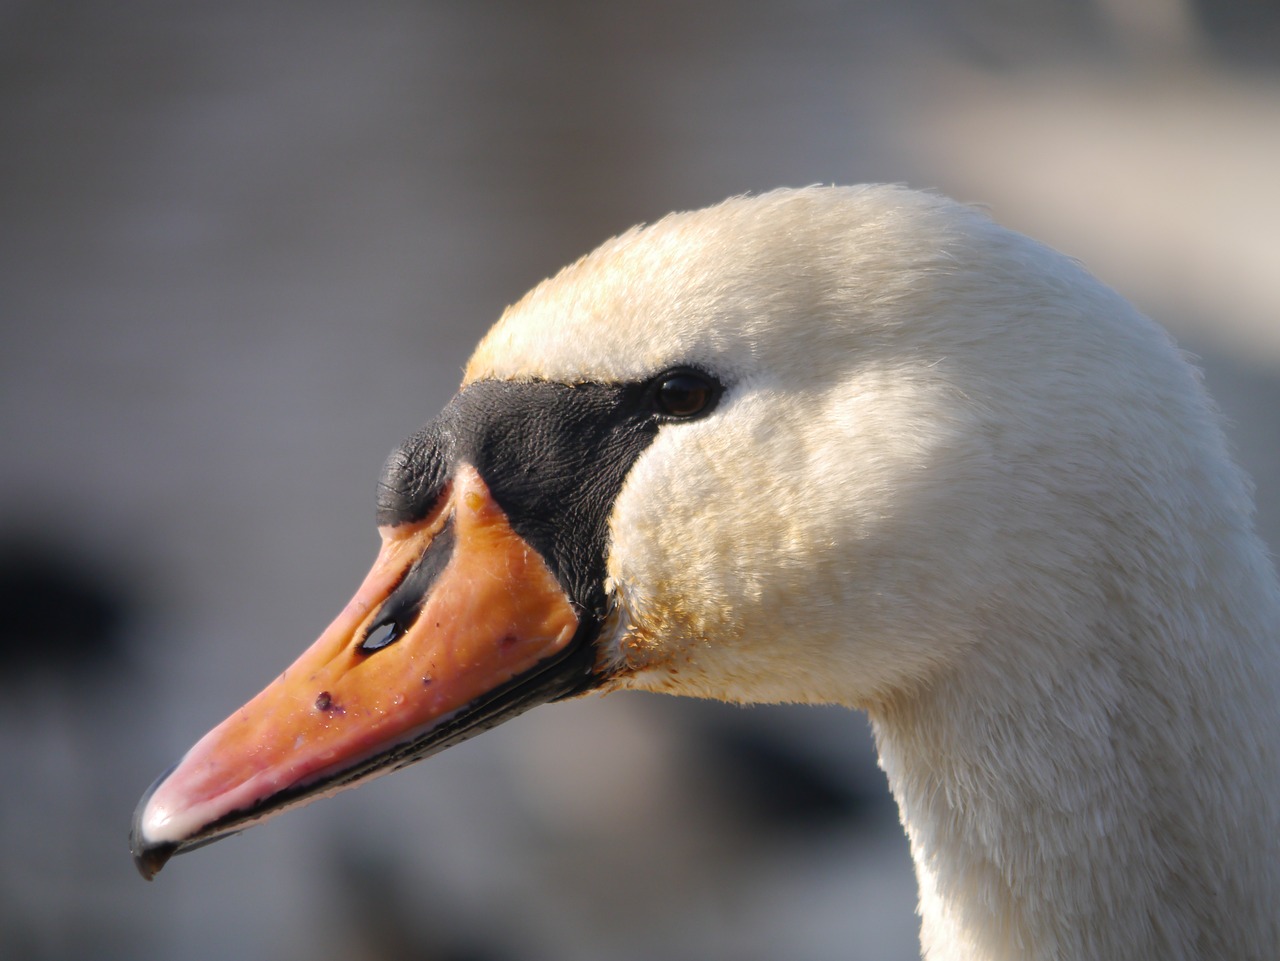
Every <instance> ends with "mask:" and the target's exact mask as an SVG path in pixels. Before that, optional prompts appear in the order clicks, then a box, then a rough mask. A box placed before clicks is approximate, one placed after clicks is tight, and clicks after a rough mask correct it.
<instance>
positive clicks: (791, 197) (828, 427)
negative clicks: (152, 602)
mask: <svg viewBox="0 0 1280 961" xmlns="http://www.w3.org/2000/svg"><path fill="white" fill-rule="evenodd" d="M1190 377H1191V375H1190V374H1189V373H1187V372H1186V369H1185V365H1184V364H1183V363H1182V361H1181V360H1180V359H1179V358H1178V356H1177V354H1176V351H1174V350H1173V348H1172V347H1171V346H1170V345H1169V343H1168V341H1167V339H1166V338H1165V336H1164V335H1163V334H1162V333H1161V332H1160V331H1159V330H1158V329H1157V328H1155V327H1154V326H1153V325H1151V324H1149V323H1148V322H1146V321H1145V320H1143V319H1142V318H1141V317H1139V316H1138V315H1137V314H1136V313H1135V312H1134V311H1133V310H1132V309H1131V308H1129V307H1128V306H1127V305H1126V304H1125V303H1124V302H1123V301H1122V300H1121V299H1120V298H1119V297H1117V296H1116V295H1115V294H1113V293H1112V292H1111V291H1109V290H1108V289H1107V288H1105V287H1104V286H1102V285H1101V284H1099V283H1097V282H1096V281H1094V280H1093V279H1092V278H1090V277H1089V276H1088V274H1087V273H1086V272H1085V271H1084V270H1083V269H1082V268H1080V267H1079V266H1078V265H1077V264H1075V263H1074V262H1072V261H1070V260H1068V259H1066V258H1064V257H1062V256H1060V255H1058V254H1056V253H1054V252H1052V251H1050V250H1048V249H1047V248H1045V247H1042V246H1040V245H1038V244H1035V243H1033V242H1031V241H1029V240H1027V239H1026V238H1024V237H1021V236H1019V235H1017V234H1015V233H1012V232H1010V231H1007V230H1005V229H1003V228H1001V227H999V226H997V225H996V224H994V223H993V222H992V221H991V220H990V219H988V218H987V217H986V216H985V215H984V214H982V213H980V212H978V211H976V210H973V209H970V208H967V207H963V206H961V205H958V204H955V203H952V202H950V201H947V200H945V199H942V198H939V197H936V196H932V195H928V194H921V193H916V192H912V191H909V190H905V189H902V188H896V187H860V188H809V189H804V190H783V191H777V192H773V193H769V194H765V195H762V196H756V197H742V198H736V199H732V200H729V201H726V202H725V203H723V204H721V205H719V206H716V207H712V208H709V209H706V210H701V211H696V212H691V213H682V214H674V215H671V216H669V217H667V218H665V219H663V220H661V221H659V222H657V223H655V224H653V225H651V226H647V227H642V228H637V229H634V230H632V231H630V232H629V233H626V234H623V235H621V236H619V237H617V238H615V239H613V240H611V241H609V242H607V243H605V244H604V245H603V246H602V247H600V248H599V249H597V250H596V251H594V252H593V253H591V254H589V255H588V256H586V257H584V258H583V259H582V260H580V261H578V262H577V263H575V264H573V265H572V266H570V267H567V268H566V269H565V270H563V271H562V272H561V273H560V274H558V275H557V276H555V277H553V278H551V279H549V280H547V281H545V282H544V283H543V284H541V285H540V286H539V287H537V288H536V289H534V290H533V291H532V292H530V293H529V294H528V295H527V296H526V297H525V298H524V299H523V300H521V301H520V302H519V303H517V304H515V305H514V306H512V307H511V308H509V309H508V310H507V311H506V312H505V314H504V315H503V317H502V318H501V319H500V320H499V322H498V323H497V325H496V326H495V327H494V328H493V329H492V330H491V331H490V332H489V334H488V335H487V336H486V337H485V338H484V340H483V341H482V342H481V343H480V345H479V347H478V348H477V350H476V352H475V354H474V356H473V357H472V358H471V360H470V362H469V364H468V366H467V368H466V374H465V378H464V381H463V384H462V387H461V389H460V391H459V393H458V395H457V396H456V397H455V399H454V400H453V401H452V402H451V403H450V405H449V406H448V407H447V408H446V409H445V411H443V412H442V413H441V414H440V415H439V416H438V417H437V418H435V419H434V420H432V421H431V422H430V423H429V424H428V425H427V426H426V427H425V428H423V430H422V431H420V432H419V433H417V434H415V435H414V436H413V437H411V438H409V440H407V441H406V442H405V444H404V445H402V446H401V447H400V448H399V449H398V450H397V451H396V452H395V453H394V454H393V455H392V457H391V459H390V460H389V462H388V464H387V467H386V469H385V471H384V475H383V479H382V484H381V487H380V499H379V520H380V523H381V525H382V533H383V542H384V543H383V549H382V551H381V553H380V554H379V557H378V559H377V561H376V563H375V565H374V568H373V570H372V572H371V573H370V575H369V578H368V579H367V580H366V582H365V584H364V585H363V586H362V587H361V589H360V591H359V592H358V593H357V595H356V597H355V598H354V599H353V600H352V602H351V604H349V605H348V607H347V609H346V610H345V611H344V612H343V614H342V615H341V616H340V617H339V618H338V620H337V621H335V623H334V625H333V626H332V627H331V628H330V629H329V630H328V631H327V632H326V633H325V635H324V636H322V637H321V639H320V640H319V641H317V643H316V645H315V646H314V647H313V648H312V649H311V650H309V651H308V652H307V653H306V654H304V655H303V657H302V658H300V659H299V661H298V662H297V663H296V664H295V665H293V667H291V668H290V669H289V670H288V671H286V672H285V674H284V675H282V676H281V678H280V679H278V680H277V681H276V682H275V683H274V684H273V685H271V686H270V687H268V688H267V690H265V691H264V692H263V693H262V694H261V695H259V697H258V698H256V699H255V700H254V701H252V702H250V703H249V704H248V705H246V707H245V708H243V709H242V710H241V711H240V712H237V714H235V715H233V716H232V717H231V718H229V719H228V720H227V721H226V722H224V724H223V725H222V726H220V727H219V728H217V729H215V731H213V732H211V733H210V735H208V736H207V737H206V738H205V739H204V740H203V741H201V742H200V744H198V745H197V746H196V747H195V748H193V749H192V751H191V752H189V754H188V755H187V757H186V758H184V760H183V761H182V762H181V763H180V765H179V766H178V768H177V769H176V770H175V771H174V772H171V773H170V774H169V775H167V776H166V777H165V778H162V779H161V781H160V782H158V783H157V785H156V786H155V787H153V789H152V790H151V792H149V793H148V795H147V796H146V797H144V799H143V802H142V804H141V805H140V806H139V809H138V814H137V817H136V820H135V829H134V852H135V856H136V857H137V859H138V863H139V866H140V868H141V869H142V870H143V872H144V874H146V875H148V876H150V875H151V874H154V873H155V871H157V870H159V868H160V866H162V865H163V863H164V862H165V860H167V858H168V857H169V855H171V854H172V853H174V852H176V851H181V850H186V849H188V848H191V847H195V846H198V845H200V844H203V843H206V842H207V841H209V840H214V839H216V838H218V837H221V836H223V835H225V834H228V833H233V832H235V831H238V830H241V829H243V828H244V827H246V826H248V825H249V824H252V823H255V822H256V821H259V820H262V819H264V818H266V817H269V816H272V815H274V814H276V813H279V812H280V811H282V810H284V809H286V808H288V807H291V806H293V805H295V804H298V803H302V802H304V801H306V800H310V799H312V798H314V797H318V796H321V795H325V794H329V793H333V792H334V791H336V790H339V789H341V788H343V787H346V786H349V785H351V784H354V783H358V782H359V781H361V780H363V779H365V778H367V777H370V776H373V775H375V774H378V773H382V772H385V771H387V770H392V769H395V768H397V767H400V766H403V765H404V764H406V763H409V762H410V761H412V760H416V759H417V758H418V757H421V756H425V755H427V754H429V753H433V752H434V751H436V750H439V749H441V748H442V747H445V746H448V745H449V744H452V743H456V742H457V741H459V740H462V739H464V738H465V737H469V736H471V735H473V734H475V733H477V732H479V731H480V730H484V729H485V728H487V727H490V726H492V725H493V724H495V723H498V722H499V721H501V720H503V719H504V718H506V717H508V716H511V715H513V714H515V713H518V712H519V711H522V710H524V709H525V708H527V707H530V706H532V705H534V704H536V703H540V702H543V701H547V700H552V699H556V698H560V697H566V696H571V695H574V694H578V693H582V692H585V691H590V690H615V689H627V688H629V689H645V690H653V691H664V692H669V693H674V694H687V695H693V696H700V697H715V698H721V699H727V700H735V701H744V702H746V701H754V702H764V701H775V702H776V701H806V702H827V703H841V704H847V705H851V706H856V707H867V708H874V707H875V706H876V705H878V704H884V703H887V702H889V701H892V700H893V699H894V698H898V697H902V696H905V694H906V692H910V691H913V690H916V689H919V688H920V687H922V686H928V685H929V684H931V683H933V682H934V680H935V679H936V678H937V677H939V676H940V672H943V671H945V670H946V669H947V668H948V666H949V665H953V664H955V663H957V662H959V661H962V660H964V659H965V658H970V657H974V656H977V655H975V653H974V652H975V651H976V650H981V651H982V655H983V656H988V655H989V656H996V657H1007V658H1010V659H1012V658H1016V657H1028V656H1029V657H1030V658H1031V659H1032V660H1034V659H1035V657H1037V656H1041V655H1043V656H1052V655H1044V652H1040V653H1039V654H1037V653H1036V652H1034V651H1033V652H1030V654H1028V652H1026V651H1017V652H1010V651H1005V652H999V651H995V652H993V651H991V650H990V649H989V648H986V649H984V648H983V647H982V645H983V644H984V643H987V639H988V638H989V637H990V636H992V634H993V632H994V631H995V629H996V628H997V627H1000V628H1008V627H1009V626H1010V625H1014V626H1016V627H1018V628H1019V630H1020V631H1021V633H1023V634H1026V635H1028V636H1032V635H1034V633H1035V632H1036V630H1037V629H1038V627H1040V626H1042V625H1041V624H1040V623H1039V622H1042V621H1043V620H1045V619H1046V618H1048V619H1053V618H1061V619H1062V620H1064V621H1071V620H1072V619H1081V618H1087V617H1089V616H1091V615H1090V613H1089V612H1091V611H1092V612H1101V611H1103V605H1102V604H1101V601H1100V597H1101V595H1103V594H1105V593H1106V592H1107V591H1109V590H1111V589H1113V585H1110V584H1108V583H1106V582H1105V580H1104V579H1102V578H1094V577H1093V576H1092V575H1091V573H1090V572H1093V571H1095V570H1102V569H1103V568H1104V567H1106V566H1107V565H1113V566H1114V565H1115V564H1117V563H1120V562H1119V561H1117V559H1116V557H1115V552H1116V550H1117V549H1116V548H1115V547H1114V546H1112V547H1108V546H1106V535H1107V532H1108V531H1109V530H1111V529H1114V524H1115V523H1116V522H1117V518H1118V517H1119V516H1120V515H1121V514H1122V513H1123V512H1125V511H1132V510H1133V505H1134V503H1135V502H1137V501H1139V500H1141V493H1140V492H1141V491H1142V490H1143V488H1144V485H1151V484H1154V483H1157V482H1158V483H1162V484H1165V483H1169V481H1168V478H1170V477H1174V478H1181V479H1180V480H1178V481H1177V482H1176V483H1179V484H1185V485H1187V486H1188V489H1190V486H1191V485H1195V484H1199V483H1209V484H1213V485H1218V486H1219V487H1221V488H1222V489H1224V490H1225V491H1227V494H1228V499H1230V498H1236V499H1237V500H1239V499H1242V498H1245V495H1244V493H1243V489H1242V487H1240V485H1239V483H1238V480H1237V479H1236V478H1235V477H1234V475H1231V474H1230V473H1229V472H1227V473H1224V474H1222V475H1221V476H1212V477H1206V476H1205V472H1206V471H1210V472H1211V471H1212V469H1211V468H1209V467H1204V466H1203V462H1204V460H1205V459H1204V458H1203V457H1199V456H1198V455H1197V454H1196V450H1197V448H1199V447H1202V446H1203V445H1204V444H1214V443H1220V440H1217V436H1218V435H1217V433H1216V429H1215V428H1214V427H1213V424H1212V416H1211V415H1210V414H1209V413H1208V412H1207V408H1205V407H1204V405H1203V404H1202V403H1199V404H1198V403H1197V401H1196V400H1195V399H1194V398H1197V397H1198V392H1197V389H1196V388H1195V387H1194V385H1192V386H1191V388H1190V391H1188V384H1189V383H1190ZM1188 397H1191V398H1193V399H1192V400H1188ZM1174 420H1176V421H1177V422H1179V423H1181V424H1182V427H1181V428H1180V432H1172V433H1174V434H1176V436H1173V438H1172V442H1171V443H1167V444H1162V447H1161V450H1160V451H1159V452H1152V449H1151V445H1150V444H1149V443H1147V442H1146V438H1147V437H1148V436H1150V434H1151V433H1152V432H1153V431H1158V432H1159V433H1160V434H1161V436H1162V439H1165V440H1168V439H1169V438H1170V435H1171V432H1170V431H1169V430H1168V427H1167V424H1169V423H1171V422H1173V421H1174ZM1193 475H1194V476H1193ZM1135 492H1138V493H1135ZM1171 498H1172V499H1171V500H1168V501H1167V503H1168V505H1169V507H1168V509H1170V510H1177V509H1179V504H1178V501H1177V496H1176V491H1175V492H1174V494H1173V495H1171ZM1224 513H1229V511H1225V512H1224ZM1204 520H1205V524H1204V526H1205V527H1206V528H1209V527H1212V526H1213V524H1212V521H1214V520H1215V518H1205V519H1204ZM1130 529H1134V526H1133V525H1132V524H1131V525H1130ZM1139 529H1140V525H1139ZM1139 537H1141V534H1140V533H1139ZM1121 549H1123V548H1121ZM1027 596H1033V597H1036V598H1037V601H1036V603H1035V604H1034V605H1033V606H1030V605H1026V604H1024V603H1022V602H1021V601H1020V600H1019V599H1020V598H1025V597H1027ZM1098 616H1102V614H1101V613H1098ZM999 633H1000V634H1001V636H1007V635H1008V634H1009V633H1010V632H1009V631H1008V630H1005V629H1002V630H1001V631H999ZM1015 633H1016V632H1015Z"/></svg>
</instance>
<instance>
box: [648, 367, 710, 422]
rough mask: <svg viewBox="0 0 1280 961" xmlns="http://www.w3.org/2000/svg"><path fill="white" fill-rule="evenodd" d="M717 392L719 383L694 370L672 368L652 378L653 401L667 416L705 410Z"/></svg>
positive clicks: (689, 415) (696, 414) (708, 407)
mask: <svg viewBox="0 0 1280 961" xmlns="http://www.w3.org/2000/svg"><path fill="white" fill-rule="evenodd" d="M719 395H720V385H719V384H717V383H716V382H715V381H713V380H711V378H709V377H707V376H706V375H705V374H702V373H699V372H698V371H696V370H673V371H668V372H667V373H665V374H660V375H659V376H658V377H657V378H655V379H654V381H653V403H654V406H655V407H656V408H657V409H658V411H659V412H660V413H662V414H665V415H666V416H668V417H676V418H680V419H681V420H687V419H689V418H691V417H697V416H698V415H699V414H705V413H708V412H709V411H710V410H711V408H712V407H713V406H714V405H715V402H716V399H717V398H718V397H719Z"/></svg>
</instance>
